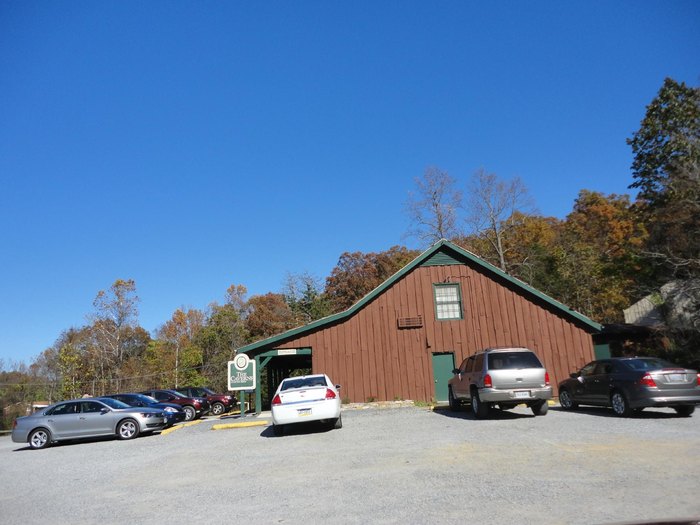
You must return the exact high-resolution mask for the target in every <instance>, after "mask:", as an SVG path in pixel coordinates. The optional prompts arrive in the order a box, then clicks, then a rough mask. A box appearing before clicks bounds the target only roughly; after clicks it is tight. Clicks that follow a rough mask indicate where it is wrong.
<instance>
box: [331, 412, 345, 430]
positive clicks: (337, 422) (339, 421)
mask: <svg viewBox="0 0 700 525" xmlns="http://www.w3.org/2000/svg"><path fill="white" fill-rule="evenodd" d="M333 428H343V416H341V415H339V416H338V419H336V420H335V421H333Z"/></svg>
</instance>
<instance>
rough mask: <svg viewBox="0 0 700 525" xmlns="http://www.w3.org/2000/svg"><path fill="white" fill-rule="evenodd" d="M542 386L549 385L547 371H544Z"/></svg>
mask: <svg viewBox="0 0 700 525" xmlns="http://www.w3.org/2000/svg"><path fill="white" fill-rule="evenodd" d="M544 386H549V372H547V371H546V370H545V371H544Z"/></svg>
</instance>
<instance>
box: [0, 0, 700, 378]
mask: <svg viewBox="0 0 700 525" xmlns="http://www.w3.org/2000/svg"><path fill="white" fill-rule="evenodd" d="M698 27H700V2H697V1H688V2H674V1H670V2H669V1H663V2H652V1H644V2H638V1H634V2H608V1H594V2H578V3H576V2H559V1H557V2H539V3H531V2H520V1H518V2H480V3H476V2H466V1H442V2H409V1H395V2H381V1H379V2H377V1H367V2H343V3H341V2H326V1H315V2H304V1H299V2H287V1H284V2H282V1H280V2H242V1H239V2H203V1H200V2H184V1H183V2H171V1H168V2H161V1H142V2H131V1H111V2H107V1H103V2H94V1H85V2H81V1H70V2H53V1H52V2H48V1H47V2H33V1H25V0H17V1H9V2H8V1H5V0H0V183H1V184H0V250H1V254H2V255H1V256H0V359H4V360H5V362H6V364H7V362H8V361H16V360H24V361H29V360H30V359H32V358H33V357H35V356H37V355H38V354H39V353H40V352H41V351H42V350H44V349H45V348H47V347H48V346H50V345H51V344H52V343H53V342H54V341H55V339H56V338H57V337H58V336H59V334H60V333H61V331H63V330H65V329H67V328H70V327H71V326H82V325H84V324H86V320H85V317H86V315H88V314H89V313H90V312H91V311H92V301H93V299H94V297H95V295H96V294H97V292H98V291H99V290H101V289H106V288H108V287H109V286H110V285H111V284H112V283H113V282H114V280H115V279H117V278H124V279H128V278H132V279H134V280H135V281H136V285H137V288H138V295H139V296H140V298H141V303H140V317H139V319H140V323H141V325H142V326H143V327H144V328H146V329H148V330H154V329H156V328H157V327H158V326H160V325H161V324H162V323H163V322H165V321H167V320H168V319H169V318H170V316H171V315H172V313H173V311H174V310H175V309H176V308H178V307H181V306H186V307H195V308H206V307H207V305H208V304H209V303H210V302H211V301H222V300H223V298H224V292H225V290H226V288H227V287H228V286H229V285H230V284H232V283H237V284H244V285H245V286H247V287H248V289H249V292H250V294H261V293H266V292H268V291H279V290H280V289H281V286H282V283H283V281H284V278H285V275H286V273H287V272H292V273H301V272H304V271H308V272H310V273H312V274H314V275H316V276H317V277H319V278H325V277H326V276H327V275H328V274H329V272H330V270H331V269H332V268H333V266H334V265H335V264H336V262H337V260H338V256H339V255H340V254H341V253H342V252H344V251H355V250H359V251H365V252H368V251H378V250H385V249H388V248H389V247H391V246H393V245H395V244H404V243H405V241H404V240H403V239H402V235H403V234H404V232H405V231H406V229H407V226H408V224H407V218H406V216H405V214H404V213H403V211H402V208H403V204H404V202H405V200H406V195H407V192H408V191H409V190H411V189H412V187H413V179H414V178H415V177H418V176H420V175H421V174H422V173H423V171H424V170H425V168H426V167H428V166H438V167H440V168H441V169H443V170H445V171H447V172H449V173H450V174H451V175H452V176H453V177H455V178H456V179H458V180H460V181H462V182H464V183H466V180H467V179H468V177H469V176H471V174H472V173H473V172H474V171H475V170H476V169H478V168H480V167H484V168H485V169H487V170H488V171H491V172H495V173H497V174H498V175H499V176H501V177H502V178H510V177H513V176H515V175H517V176H519V177H521V178H522V179H523V181H524V183H525V185H526V186H527V187H528V188H529V190H530V192H531V194H532V196H533V197H534V199H535V201H536V203H537V205H538V207H539V209H540V211H541V213H543V214H546V215H553V216H557V217H565V216H566V215H567V213H569V212H570V211H571V207H572V205H573V202H574V199H575V198H576V196H577V194H578V192H579V191H580V190H581V189H584V188H585V189H591V190H597V191H601V192H604V193H629V191H628V190H627V186H628V185H629V184H630V182H631V180H632V179H631V174H630V168H629V166H630V163H631V153H630V150H629V147H628V146H627V145H626V143H625V139H626V138H628V137H629V136H630V135H631V134H632V133H633V132H634V131H635V130H636V129H637V128H638V126H639V122H640V120H641V119H642V117H643V115H644V110H645V106H646V104H648V103H649V102H650V101H651V100H652V98H653V97H654V96H655V94H656V93H657V91H658V89H659V88H660V87H661V84H662V82H663V79H664V78H665V77H667V76H670V77H673V78H675V79H676V80H679V81H685V82H687V83H689V84H691V85H698V84H699V83H700V31H699V30H698Z"/></svg>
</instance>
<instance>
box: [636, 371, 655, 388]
mask: <svg viewBox="0 0 700 525" xmlns="http://www.w3.org/2000/svg"><path fill="white" fill-rule="evenodd" d="M639 384H640V385H644V386H656V382H655V381H654V378H653V377H651V375H649V373H646V374H644V375H643V376H642V378H641V379H640V380H639Z"/></svg>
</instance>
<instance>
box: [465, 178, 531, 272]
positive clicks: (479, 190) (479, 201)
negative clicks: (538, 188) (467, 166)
mask: <svg viewBox="0 0 700 525" xmlns="http://www.w3.org/2000/svg"><path fill="white" fill-rule="evenodd" d="M533 207H534V206H533V203H532V200H531V198H530V196H529V194H528V191H527V188H526V187H525V185H524V184H523V182H522V181H521V180H520V179H519V178H518V177H515V178H513V179H511V180H510V181H506V180H501V179H499V178H498V176H496V174H494V173H487V172H486V171H485V170H484V169H483V168H482V169H480V170H478V171H477V172H476V173H475V174H474V175H473V177H472V179H471V181H470V183H469V191H468V197H467V218H466V222H467V225H468V230H469V233H470V234H471V235H472V236H473V237H475V238H477V239H480V240H481V241H483V242H482V243H480V244H481V246H482V247H484V248H486V250H484V251H482V253H479V255H480V256H481V257H483V258H484V259H486V260H490V261H493V262H494V263H495V264H496V266H498V267H499V268H500V269H501V270H503V271H504V272H508V271H509V265H508V263H507V260H508V250H509V249H508V242H507V237H508V235H509V234H510V232H511V230H513V229H514V228H515V227H516V226H517V225H518V224H519V223H521V222H522V221H523V220H525V218H526V217H527V216H528V215H531V214H532V212H533Z"/></svg>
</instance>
